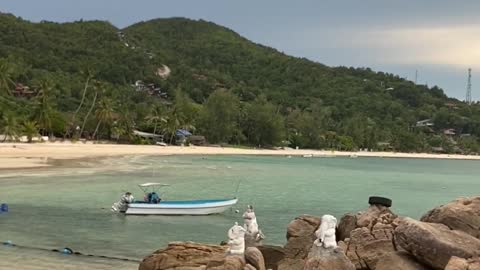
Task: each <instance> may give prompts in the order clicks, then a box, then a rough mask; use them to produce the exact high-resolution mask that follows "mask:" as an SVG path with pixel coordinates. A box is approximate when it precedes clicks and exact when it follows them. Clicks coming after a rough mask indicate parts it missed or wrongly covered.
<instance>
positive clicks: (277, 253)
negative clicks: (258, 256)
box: [257, 245, 285, 270]
mask: <svg viewBox="0 0 480 270" xmlns="http://www.w3.org/2000/svg"><path fill="white" fill-rule="evenodd" d="M257 248H258V250H260V252H262V255H263V258H264V259H265V267H266V268H267V269H272V270H277V269H278V263H279V262H280V261H281V260H283V259H284V258H285V250H284V248H283V247H279V246H269V245H264V246H258V247H257Z"/></svg>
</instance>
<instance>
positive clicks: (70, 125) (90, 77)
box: [64, 70, 97, 137]
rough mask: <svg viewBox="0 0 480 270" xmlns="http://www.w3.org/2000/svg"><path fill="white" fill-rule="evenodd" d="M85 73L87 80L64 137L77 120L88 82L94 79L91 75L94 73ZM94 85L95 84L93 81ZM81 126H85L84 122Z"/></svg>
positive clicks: (88, 71)
mask: <svg viewBox="0 0 480 270" xmlns="http://www.w3.org/2000/svg"><path fill="white" fill-rule="evenodd" d="M85 73H86V75H87V78H86V80H85V85H84V87H83V93H82V99H81V100H80V104H78V107H77V109H76V110H75V112H74V113H73V115H72V119H71V120H70V124H69V127H68V129H67V131H66V132H65V134H64V137H66V136H67V135H68V134H69V133H70V128H72V126H73V125H75V119H76V118H77V114H78V112H79V111H80V109H81V108H82V105H83V102H84V101H85V96H86V95H87V90H88V87H89V83H90V80H91V79H92V78H93V77H94V75H93V74H94V73H93V72H92V71H91V70H87V71H86V72H85ZM94 84H97V82H96V81H95V82H94ZM96 97H97V95H96V94H95V98H96ZM94 103H95V102H94ZM89 112H90V111H89ZM83 125H85V121H84V123H83ZM81 134H82V132H80V136H81Z"/></svg>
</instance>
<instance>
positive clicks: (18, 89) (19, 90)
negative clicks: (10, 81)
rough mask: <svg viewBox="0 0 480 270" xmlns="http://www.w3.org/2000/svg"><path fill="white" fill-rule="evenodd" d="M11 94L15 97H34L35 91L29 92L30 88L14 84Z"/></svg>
mask: <svg viewBox="0 0 480 270" xmlns="http://www.w3.org/2000/svg"><path fill="white" fill-rule="evenodd" d="M12 94H13V95H14V96H16V97H33V96H35V91H32V90H30V87H28V86H26V85H23V84H22V83H16V84H15V89H14V90H13V92H12Z"/></svg>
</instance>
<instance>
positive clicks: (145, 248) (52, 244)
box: [0, 156, 480, 259]
mask: <svg viewBox="0 0 480 270" xmlns="http://www.w3.org/2000/svg"><path fill="white" fill-rule="evenodd" d="M107 161H108V162H110V163H111V164H112V165H113V166H111V167H110V169H105V170H95V169H94V168H93V169H92V168H88V167H83V168H69V169H65V168H62V169H61V170H58V169H57V170H56V171H59V172H61V173H58V174H57V173H52V169H48V170H44V171H35V175H32V174H31V173H27V174H23V175H21V176H8V177H3V178H0V182H1V183H2V185H1V187H0V201H2V202H8V203H9V207H10V212H9V213H7V214H2V215H0V229H1V230H0V241H5V240H11V241H13V242H14V243H17V244H21V245H25V246H31V247H41V248H47V249H53V248H56V249H58V248H63V247H65V246H68V247H70V248H72V249H73V250H75V251H80V252H82V253H86V254H100V255H107V256H117V257H126V258H133V259H139V258H142V257H143V256H145V255H147V254H149V253H151V252H152V251H154V250H156V249H158V248H161V247H163V246H165V245H166V244H167V243H168V242H169V241H186V240H190V241H200V242H207V243H219V242H221V241H222V240H224V238H225V237H226V231H227V230H228V228H229V227H230V226H231V225H233V223H234V222H235V221H238V222H239V223H241V222H242V220H241V213H242V212H243V209H244V208H245V206H246V205H247V204H252V205H254V206H255V208H256V213H257V217H258V221H259V225H260V227H261V229H262V230H263V231H264V233H265V235H266V236H267V239H266V242H267V243H269V244H283V243H284V242H285V234H286V226H287V224H288V223H289V222H290V221H291V220H292V219H293V218H295V217H296V216H298V215H301V214H313V215H322V214H326V213H329V214H332V215H334V216H336V217H337V218H340V217H341V215H343V214H344V213H346V212H354V211H358V210H361V209H363V208H365V207H367V204H366V202H367V199H368V196H370V195H383V196H387V197H390V198H392V199H393V204H394V206H393V210H394V211H395V212H396V213H398V214H400V215H408V216H411V217H414V218H419V217H420V216H421V215H422V214H423V213H425V212H426V211H427V210H428V209H431V208H432V207H434V206H437V205H440V204H443V203H445V202H448V201H450V200H452V199H454V198H456V197H459V196H471V195H478V193H479V191H480V178H479V175H480V166H478V165H479V162H478V161H458V160H427V159H425V160H424V159H387V158H383V159H382V158H300V157H292V158H287V157H253V156H170V157H166V156H157V157H126V158H117V159H110V160H107ZM89 162H90V165H93V166H95V161H93V162H92V161H89ZM116 168H118V169H116ZM0 174H1V172H0ZM240 180H241V185H240V188H239V190H238V197H239V198H240V202H239V205H238V207H236V208H238V209H240V213H235V212H234V211H233V210H232V211H228V212H226V213H225V214H223V215H216V216H207V217H188V216H184V217H163V216H128V217H125V216H123V215H119V214H114V213H112V212H110V206H111V204H112V203H113V202H115V201H117V200H118V198H119V196H120V195H121V193H122V192H124V191H127V190H129V191H131V192H133V193H134V195H135V196H136V197H137V198H140V197H143V194H141V191H140V189H138V187H136V185H137V184H140V183H144V182H162V183H168V184H172V187H170V188H168V189H167V190H166V193H165V194H164V195H163V196H162V197H163V199H201V198H221V197H229V196H234V195H235V194H234V193H235V190H236V187H237V183H238V181H240ZM0 256H1V254H0Z"/></svg>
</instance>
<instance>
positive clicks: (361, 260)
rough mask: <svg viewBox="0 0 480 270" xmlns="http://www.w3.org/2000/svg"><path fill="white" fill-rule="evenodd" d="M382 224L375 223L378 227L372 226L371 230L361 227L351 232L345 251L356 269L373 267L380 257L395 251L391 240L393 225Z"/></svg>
mask: <svg viewBox="0 0 480 270" xmlns="http://www.w3.org/2000/svg"><path fill="white" fill-rule="evenodd" d="M379 224H380V223H379ZM384 226H386V225H382V226H379V225H377V227H378V228H375V227H374V229H373V230H371V231H370V230H369V229H368V228H366V227H363V228H358V229H355V230H353V231H352V232H351V235H350V237H351V238H350V239H349V240H348V241H347V242H346V246H347V247H346V249H345V253H346V255H347V256H348V258H349V259H350V260H351V261H352V263H353V264H355V267H356V269H375V267H376V265H377V262H378V260H379V259H380V258H381V257H383V256H385V255H388V254H389V253H393V252H395V251H397V249H396V247H395V244H394V242H393V226H390V227H384ZM340 246H342V245H340Z"/></svg>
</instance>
